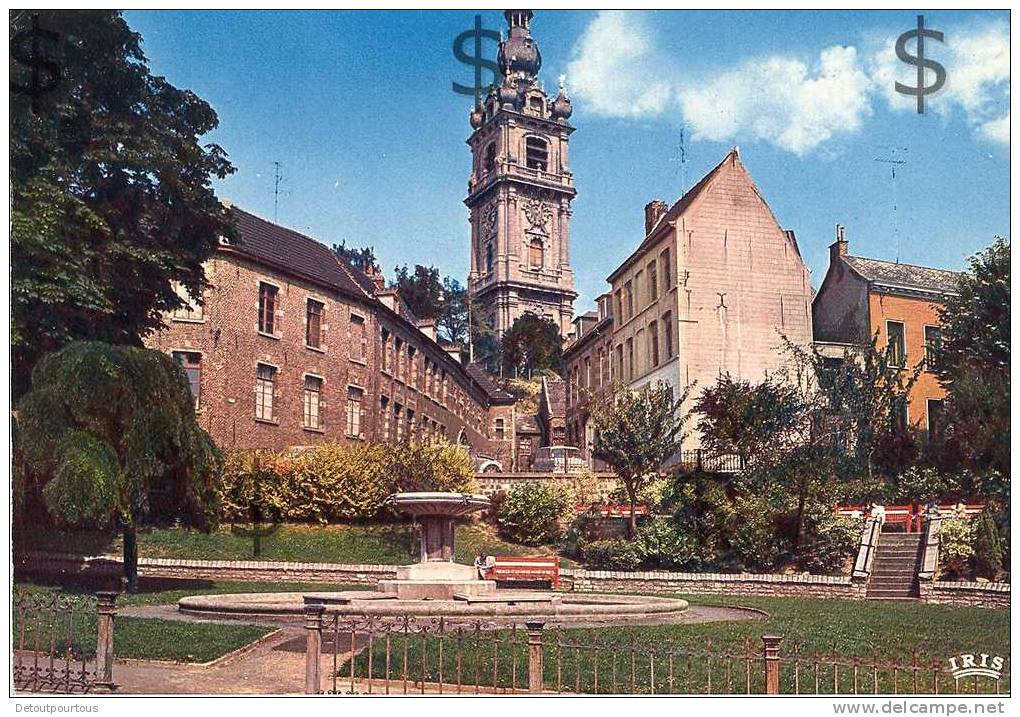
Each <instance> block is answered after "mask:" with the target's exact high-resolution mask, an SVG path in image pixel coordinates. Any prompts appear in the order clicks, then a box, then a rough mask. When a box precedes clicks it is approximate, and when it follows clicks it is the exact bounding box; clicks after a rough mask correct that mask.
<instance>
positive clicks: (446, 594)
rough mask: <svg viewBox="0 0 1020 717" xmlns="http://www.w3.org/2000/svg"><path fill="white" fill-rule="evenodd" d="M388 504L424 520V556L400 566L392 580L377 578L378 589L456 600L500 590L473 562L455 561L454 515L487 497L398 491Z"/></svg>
mask: <svg viewBox="0 0 1020 717" xmlns="http://www.w3.org/2000/svg"><path fill="white" fill-rule="evenodd" d="M386 504H387V505H389V506H390V507H392V508H394V509H395V510H398V511H400V512H402V513H406V514H408V515H412V516H414V518H415V519H416V520H417V521H418V523H419V524H420V525H421V541H420V545H421V550H420V560H419V561H418V562H417V563H415V564H413V565H402V566H400V567H398V568H397V576H396V579H394V580H381V581H379V592H381V593H384V594H388V595H395V596H396V597H397V599H399V600H452V599H454V598H455V597H477V596H481V595H489V594H492V593H494V592H495V591H496V583H495V582H494V581H492V580H482V579H481V578H479V577H478V570H477V568H475V567H474V566H473V565H461V564H460V563H456V562H454V555H455V553H454V538H453V535H454V520H455V519H456V518H462V517H464V516H466V515H470V514H472V513H476V512H478V511H480V510H485V509H486V508H488V507H489V499H488V497H486V496H484V495H478V494H474V493H394V494H393V495H391V496H389V497H388V498H387V499H386Z"/></svg>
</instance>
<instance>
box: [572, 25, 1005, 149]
mask: <svg viewBox="0 0 1020 717" xmlns="http://www.w3.org/2000/svg"><path fill="white" fill-rule="evenodd" d="M928 43H929V44H928V47H929V48H930V49H931V51H932V52H931V55H932V56H933V57H934V58H936V59H939V61H941V62H943V64H944V65H945V66H946V68H947V70H948V80H947V82H946V85H945V87H944V88H943V89H942V90H940V91H939V92H938V93H936V94H934V95H930V96H929V97H928V98H927V99H928V105H927V106H928V107H930V108H932V109H933V111H936V112H939V113H942V114H945V115H951V114H952V113H954V112H962V113H963V115H964V117H965V118H966V119H967V121H968V123H969V124H970V125H971V127H972V128H973V130H974V132H975V135H977V136H980V137H982V138H985V139H987V140H990V141H995V142H1006V143H1008V141H1009V119H1010V118H1009V28H1008V26H1007V25H1006V24H1005V23H984V24H982V25H976V24H975V25H971V26H970V27H969V28H967V27H964V28H958V29H953V30H951V31H950V30H946V43H945V46H944V47H940V44H939V43H937V42H935V41H933V40H929V41H928ZM908 47H911V46H910V45H908ZM894 48H895V38H892V39H890V40H888V41H886V42H883V44H882V45H881V47H879V48H877V49H876V50H875V51H874V52H870V53H869V52H867V51H865V52H861V51H859V50H858V49H857V48H855V47H841V46H834V47H829V48H826V49H824V50H822V51H821V52H820V53H819V54H818V55H817V56H811V57H805V56H801V57H795V56H791V55H772V56H768V57H759V58H750V59H745V60H742V61H740V62H737V63H735V64H731V65H729V66H728V67H722V68H720V69H719V70H718V71H716V72H715V73H707V74H704V75H703V76H700V77H699V76H691V75H689V74H685V73H684V72H683V71H682V68H681V67H680V66H679V65H678V61H677V60H676V59H675V58H670V57H669V56H667V55H665V54H664V53H663V52H662V51H660V50H659V48H658V38H657V37H656V35H655V33H654V31H653V29H652V26H651V24H650V23H649V22H648V16H647V15H645V14H642V13H638V12H633V11H629V12H623V11H602V12H599V13H598V14H597V15H596V16H595V19H594V20H592V22H591V23H590V24H589V25H588V27H587V29H586V30H585V32H584V34H583V35H582V36H581V38H580V40H579V41H578V43H577V46H576V47H575V48H574V54H573V58H572V60H571V61H570V63H569V64H568V66H567V82H568V87H569V89H570V91H571V92H572V93H573V94H574V96H575V97H576V98H577V100H578V101H579V103H581V104H582V105H583V106H584V108H585V110H586V111H588V112H591V113H594V114H598V115H603V116H608V117H617V118H622V119H639V118H677V119H680V120H681V121H683V122H684V123H686V124H687V125H688V126H689V127H690V128H691V130H692V133H693V136H694V137H695V138H696V139H698V138H700V139H706V140H715V141H740V140H742V139H745V138H747V139H754V140H758V141H763V142H768V143H771V144H773V145H775V146H777V147H780V148H782V149H785V150H787V151H790V152H793V153H795V154H798V155H803V154H806V153H808V152H811V151H812V150H815V149H816V148H818V147H819V146H820V145H824V144H825V143H826V142H828V141H829V140H832V139H833V138H836V137H839V136H841V135H849V134H852V133H855V132H858V131H859V130H860V129H861V128H862V127H863V124H864V122H865V120H867V119H868V118H869V117H870V116H871V115H872V114H873V105H874V101H875V99H876V97H879V96H881V97H884V98H885V100H886V101H887V102H888V103H889V105H890V106H891V107H893V108H894V109H897V110H899V109H903V110H916V100H915V99H914V98H913V97H911V96H906V95H902V94H900V93H897V92H896V91H895V90H894V87H893V86H894V82H895V81H896V80H899V81H901V82H904V83H910V84H912V83H913V82H916V69H915V68H913V67H911V66H909V65H907V64H905V63H903V62H902V61H900V60H899V59H898V58H897V57H896V53H895V49H894ZM936 48H939V49H941V50H942V54H941V56H937V55H936ZM865 55H867V58H866V60H865V57H864V56H865Z"/></svg>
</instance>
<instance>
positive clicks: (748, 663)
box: [305, 604, 1009, 695]
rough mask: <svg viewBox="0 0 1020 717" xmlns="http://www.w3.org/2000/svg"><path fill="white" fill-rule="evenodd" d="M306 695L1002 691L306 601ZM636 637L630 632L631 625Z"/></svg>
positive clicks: (911, 663) (777, 641)
mask: <svg viewBox="0 0 1020 717" xmlns="http://www.w3.org/2000/svg"><path fill="white" fill-rule="evenodd" d="M305 617H306V623H305V627H306V628H307V638H308V639H307V643H306V646H307V649H306V662H305V666H306V670H305V691H306V692H308V693H328V694H525V693H532V694H534V693H545V694H585V695H598V694H677V695H681V694H705V695H726V694H790V695H893V694H902V695H908V694H1000V692H1008V690H1009V674H1008V671H1006V672H1004V673H1003V675H1002V678H1001V680H997V679H993V678H990V677H981V676H974V677H968V678H966V679H959V680H958V679H955V678H953V676H952V674H951V673H950V671H949V664H948V662H946V661H945V660H944V659H922V657H921V656H920V655H919V654H918V653H916V652H915V653H914V654H913V655H912V656H911V657H910V658H909V659H882V658H881V657H880V656H879V655H877V654H876V655H869V656H863V655H849V656H848V655H841V654H838V653H837V652H836V651H832V652H831V653H830V654H817V653H813V652H811V653H809V652H807V651H806V650H805V649H804V648H803V647H802V646H800V645H787V646H786V649H783V648H784V646H783V638H782V637H779V636H773V635H764V636H762V637H761V639H760V641H753V642H752V641H750V640H748V641H745V642H744V643H743V644H742V645H738V646H736V647H734V646H733V645H724V646H723V645H716V644H713V643H712V641H711V640H701V641H698V642H697V643H696V644H695V643H693V642H690V643H688V642H684V641H679V640H677V641H670V640H654V641H652V640H650V639H649V638H644V639H643V640H641V639H638V638H636V637H634V634H633V633H632V634H631V635H629V636H625V637H621V634H622V633H620V632H619V631H616V630H613V629H603V628H593V629H585V628H564V627H557V628H554V629H547V628H546V626H545V624H544V623H543V622H537V621H535V622H528V621H523V620H522V621H518V622H514V621H498V620H495V621H494V620H484V621H479V620H463V619H461V620H455V619H450V618H439V617H436V618H413V617H406V616H399V617H369V616H358V617H352V616H344V615H339V614H337V613H332V612H327V611H326V609H325V606H323V605H321V604H313V605H307V606H306V608H305ZM638 634H639V633H638Z"/></svg>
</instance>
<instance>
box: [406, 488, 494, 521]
mask: <svg viewBox="0 0 1020 717" xmlns="http://www.w3.org/2000/svg"><path fill="white" fill-rule="evenodd" d="M386 503H387V505H390V506H392V507H394V508H396V509H397V510H399V511H401V512H402V513H407V514H409V515H414V516H437V517H443V518H460V517H462V516H465V515H470V514H471V513H477V512H478V511H479V510H485V509H486V508H488V507H489V498H488V496H484V495H480V494H478V493H394V494H393V495H391V496H389V497H388V498H387V499H386Z"/></svg>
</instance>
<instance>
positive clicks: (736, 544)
mask: <svg viewBox="0 0 1020 717" xmlns="http://www.w3.org/2000/svg"><path fill="white" fill-rule="evenodd" d="M733 509H734V519H735V521H736V527H735V528H734V529H733V533H732V534H731V535H730V549H731V550H732V551H733V556H734V557H735V558H736V559H737V560H739V561H740V563H741V564H742V565H743V567H744V568H745V569H747V570H752V571H767V570H771V569H772V568H773V567H775V565H776V563H777V562H778V561H779V554H780V552H781V549H780V539H779V535H778V531H777V530H776V525H775V520H774V514H773V511H772V509H771V506H769V504H768V503H767V502H766V501H764V500H762V499H760V498H757V497H744V496H741V497H739V498H737V499H736V500H735V501H734V502H733Z"/></svg>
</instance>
